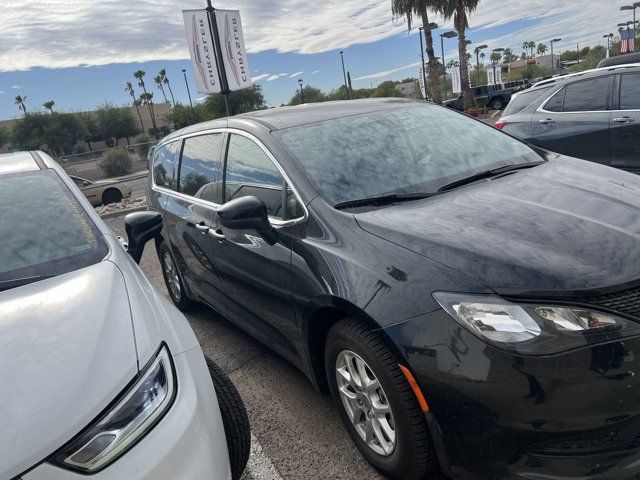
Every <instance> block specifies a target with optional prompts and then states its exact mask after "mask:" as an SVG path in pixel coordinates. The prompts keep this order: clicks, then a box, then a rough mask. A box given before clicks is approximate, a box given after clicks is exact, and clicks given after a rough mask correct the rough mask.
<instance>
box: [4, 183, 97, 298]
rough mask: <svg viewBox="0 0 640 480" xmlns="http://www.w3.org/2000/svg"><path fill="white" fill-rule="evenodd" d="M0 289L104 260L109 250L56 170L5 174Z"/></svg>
mask: <svg viewBox="0 0 640 480" xmlns="http://www.w3.org/2000/svg"><path fill="white" fill-rule="evenodd" d="M0 238H2V248H1V249H0V290H6V289H7V288H12V287H14V286H19V285H22V284H26V283H31V281H37V280H39V279H40V278H47V277H51V276H56V275H60V274H63V273H68V272H71V271H74V270H78V269H80V268H84V267H87V266H89V265H93V264H95V263H98V262H100V261H101V260H102V259H104V257H105V256H106V255H107V253H108V251H109V249H108V247H107V245H106V243H105V242H104V239H103V238H102V235H101V234H100V232H99V231H98V229H97V228H96V226H95V225H94V224H93V222H92V221H91V219H90V218H89V216H88V215H87V212H86V211H85V210H84V208H83V207H82V206H81V205H80V204H79V203H78V201H77V200H76V198H75V197H74V196H73V194H72V193H71V192H70V191H69V189H68V188H67V187H66V186H65V185H64V183H63V182H62V181H61V179H60V178H59V177H58V175H57V174H56V173H55V172H53V171H38V172H29V173H19V174H13V175H3V176H0Z"/></svg>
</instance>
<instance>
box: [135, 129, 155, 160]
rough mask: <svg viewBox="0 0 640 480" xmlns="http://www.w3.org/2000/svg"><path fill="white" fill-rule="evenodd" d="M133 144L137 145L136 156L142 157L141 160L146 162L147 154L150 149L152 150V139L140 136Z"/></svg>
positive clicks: (147, 136) (144, 135) (143, 135)
mask: <svg viewBox="0 0 640 480" xmlns="http://www.w3.org/2000/svg"><path fill="white" fill-rule="evenodd" d="M133 143H134V145H135V150H136V154H137V155H138V156H139V157H140V159H142V160H144V159H145V158H147V154H148V153H149V149H150V148H151V146H152V145H151V138H150V137H149V135H146V134H144V133H143V134H140V135H138V136H137V137H135V138H134V139H133Z"/></svg>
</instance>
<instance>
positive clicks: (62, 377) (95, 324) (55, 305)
mask: <svg viewBox="0 0 640 480" xmlns="http://www.w3.org/2000/svg"><path fill="white" fill-rule="evenodd" d="M131 215H132V216H130V217H127V233H128V236H129V244H128V253H127V251H125V248H124V246H123V244H122V243H121V242H120V241H119V240H118V239H117V238H116V237H115V236H114V235H113V233H111V231H110V230H109V229H108V228H107V226H106V225H105V224H104V223H103V222H102V221H101V220H100V217H99V216H98V215H97V214H96V213H95V211H94V210H93V209H92V208H91V205H90V204H89V203H88V202H87V200H86V199H85V198H84V197H83V196H82V194H81V193H80V191H79V190H78V189H77V188H76V187H75V184H74V182H73V181H72V180H71V179H70V178H69V177H68V176H67V174H66V173H65V172H64V171H63V170H62V169H61V168H60V167H59V166H58V164H57V163H56V162H55V161H54V160H53V159H51V158H50V157H49V156H47V155H46V154H44V153H42V152H32V153H27V152H23V153H15V154H5V155H0V219H1V220H0V238H2V249H0V318H1V319H2V321H0V383H1V384H2V389H0V423H1V424H2V428H0V478H3V479H18V478H19V479H21V480H51V479H57V480H64V479H69V480H71V479H78V478H89V477H86V476H87V475H88V476H91V475H93V474H95V477H96V478H100V479H114V480H115V479H118V480H120V479H153V480H156V479H167V480H175V479H177V478H185V479H187V478H188V479H204V478H211V479H213V478H221V479H229V478H233V479H239V478H240V476H241V475H242V470H243V469H244V465H245V464H246V462H247V458H248V454H249V443H250V433H249V430H248V428H249V427H248V420H247V415H246V412H245V410H244V407H243V405H242V402H241V400H240V398H239V396H238V394H237V391H236V390H235V389H234V387H233V384H232V383H231V382H230V381H229V379H228V378H227V377H225V376H224V375H223V374H222V373H221V372H220V370H219V368H218V367H217V366H216V365H215V364H214V363H213V362H211V361H210V360H209V361H205V357H204V355H203V353H202V350H201V349H200V346H199V345H198V341H197V340H196V337H195V335H194V334H193V331H192V330H191V328H190V327H189V324H188V323H187V320H186V319H185V318H184V316H183V315H182V314H181V313H180V312H179V311H178V310H177V309H176V308H175V307H174V306H173V305H172V304H171V302H169V301H168V300H167V299H166V298H165V297H164V296H163V295H161V294H160V293H158V292H157V291H156V290H155V289H154V288H153V287H152V286H151V284H150V283H149V281H148V280H147V279H146V277H145V276H144V274H143V273H142V272H141V270H140V269H139V268H138V266H137V265H136V262H137V261H139V260H140V256H141V255H142V251H143V249H144V244H145V243H146V242H147V241H149V240H152V239H153V238H154V236H155V235H157V234H158V233H159V232H160V230H161V229H162V218H161V217H160V216H159V215H158V214H154V213H150V212H138V213H136V214H131ZM212 379H213V382H212Z"/></svg>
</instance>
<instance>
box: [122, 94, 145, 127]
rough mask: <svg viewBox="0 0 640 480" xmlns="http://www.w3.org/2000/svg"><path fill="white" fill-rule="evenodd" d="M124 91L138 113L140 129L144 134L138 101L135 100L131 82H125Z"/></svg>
mask: <svg viewBox="0 0 640 480" xmlns="http://www.w3.org/2000/svg"><path fill="white" fill-rule="evenodd" d="M124 85H125V86H124V90H125V92H127V93H128V94H129V95H131V99H132V100H133V106H134V107H136V112H138V118H139V119H140V127H141V128H142V131H143V132H144V123H143V122H142V115H140V105H141V103H140V101H139V100H138V99H137V98H136V91H135V90H134V88H133V84H132V83H131V82H127V83H125V84H124Z"/></svg>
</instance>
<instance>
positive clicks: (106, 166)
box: [98, 150, 133, 178]
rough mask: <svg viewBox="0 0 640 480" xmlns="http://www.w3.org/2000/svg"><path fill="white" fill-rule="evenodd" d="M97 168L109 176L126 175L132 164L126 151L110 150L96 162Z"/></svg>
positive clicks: (129, 171)
mask: <svg viewBox="0 0 640 480" xmlns="http://www.w3.org/2000/svg"><path fill="white" fill-rule="evenodd" d="M98 168H100V171H102V173H104V174H105V175H106V176H107V177H109V178H111V177H121V176H122V175H128V174H129V173H131V170H132V168H133V165H132V163H131V158H129V155H128V154H127V152H124V151H122V150H111V151H109V152H107V153H105V154H104V155H103V156H102V159H101V160H100V162H99V163H98Z"/></svg>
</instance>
